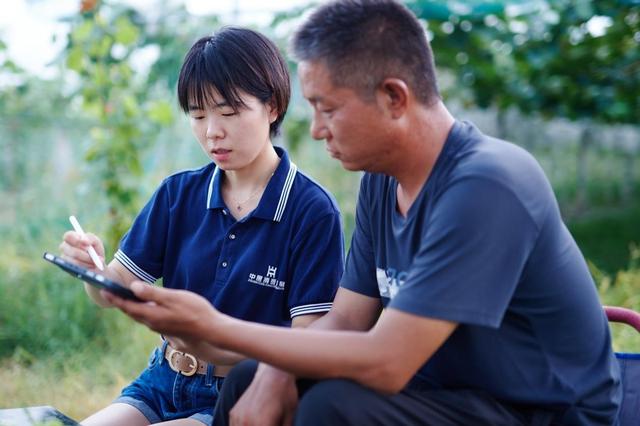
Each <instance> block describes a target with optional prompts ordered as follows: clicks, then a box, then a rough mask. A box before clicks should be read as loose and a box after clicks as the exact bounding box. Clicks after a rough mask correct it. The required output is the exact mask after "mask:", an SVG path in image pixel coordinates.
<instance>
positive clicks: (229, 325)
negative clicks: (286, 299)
mask: <svg viewBox="0 0 640 426" xmlns="http://www.w3.org/2000/svg"><path fill="white" fill-rule="evenodd" d="M323 319H324V318H323ZM224 323H225V324H224V325H223V326H218V327H212V328H213V329H208V328H209V327H208V326H207V324H211V323H210V322H209V321H202V324H203V330H204V331H203V335H202V338H204V339H208V341H210V343H212V344H214V345H215V344H218V345H219V346H222V347H225V348H228V349H230V350H233V351H237V352H241V353H244V354H246V355H247V356H248V357H251V358H255V359H258V360H260V361H262V362H264V363H267V364H269V365H271V366H273V367H276V368H278V369H281V370H284V371H287V372H289V373H292V374H294V375H296V376H300V377H308V378H318V379H321V378H337V377H345V378H351V379H353V380H356V381H358V382H361V383H363V384H365V385H368V386H370V387H373V388H376V387H379V385H377V383H378V382H379V381H380V380H383V381H384V379H382V378H381V377H376V376H377V375H378V373H382V374H383V375H384V373H385V372H384V368H383V367H382V366H384V362H383V359H385V356H386V353H385V352H384V351H383V350H381V349H380V348H378V347H376V345H375V342H374V341H373V339H372V336H371V335H370V333H365V332H355V331H336V330H335V328H333V327H336V326H339V324H337V323H336V322H334V321H331V320H325V321H322V319H321V320H318V321H316V322H314V323H313V324H312V325H311V326H310V327H309V328H308V329H306V330H298V329H291V330H288V329H283V328H280V327H271V326H263V325H257V326H256V324H252V323H248V322H243V321H238V320H236V319H234V318H231V317H226V319H225V321H224ZM328 330H332V331H328Z"/></svg>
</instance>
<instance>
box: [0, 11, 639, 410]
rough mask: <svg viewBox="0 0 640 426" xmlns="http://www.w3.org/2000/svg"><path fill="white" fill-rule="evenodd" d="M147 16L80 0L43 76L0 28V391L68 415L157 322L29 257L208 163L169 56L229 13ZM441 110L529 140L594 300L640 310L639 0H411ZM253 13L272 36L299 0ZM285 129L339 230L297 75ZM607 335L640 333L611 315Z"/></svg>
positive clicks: (114, 225)
mask: <svg viewBox="0 0 640 426" xmlns="http://www.w3.org/2000/svg"><path fill="white" fill-rule="evenodd" d="M172 4H177V5H174V6H166V5H165V4H164V3H163V2H161V1H158V5H157V9H158V10H159V11H161V12H160V13H154V14H153V16H149V15H146V14H144V13H142V12H141V11H140V10H138V9H136V8H134V7H132V6H129V5H127V3H126V2H115V1H107V0H104V1H95V0H93V1H88V0H84V1H79V3H78V10H77V12H76V13H74V14H71V15H70V16H67V17H65V18H64V19H63V21H64V22H65V23H67V24H68V25H69V28H70V31H69V34H68V37H67V40H66V47H65V48H64V49H63V50H62V51H61V52H60V55H59V57H58V58H57V60H56V61H55V64H54V66H55V67H57V69H58V71H59V72H58V73H57V76H56V77H55V78H53V79H51V78H49V79H43V78H41V77H40V76H38V75H34V74H32V73H30V72H28V71H27V70H25V69H22V68H21V67H20V66H18V65H17V64H16V63H15V62H13V61H12V60H11V58H10V57H9V56H8V55H6V54H5V53H6V50H7V45H6V43H5V42H4V41H3V35H2V32H1V29H0V151H1V152H2V156H1V157H0V239H1V240H2V241H3V243H4V244H3V249H4V250H3V256H2V257H0V367H1V368H0V382H2V383H3V384H4V385H3V386H2V387H1V388H0V407H18V406H33V405H53V406H55V407H57V408H58V409H60V410H61V411H63V412H65V413H66V414H68V415H70V416H71V417H74V418H77V419H80V418H83V417H84V416H86V415H88V414H90V413H91V412H93V411H95V410H97V409H99V408H101V407H102V406H104V405H106V404H108V403H109V402H110V401H111V400H112V399H113V398H114V397H115V396H117V394H118V393H119V390H120V389H121V387H122V386H124V385H125V384H126V383H128V381H130V380H131V379H132V378H133V377H135V375H137V373H138V372H139V371H140V370H141V369H142V368H143V366H144V365H145V363H146V357H147V353H148V351H149V350H150V349H151V348H152V347H153V346H154V345H155V344H157V336H155V335H154V334H153V333H151V332H149V331H148V330H146V329H144V328H143V327H140V326H138V325H136V324H133V323H132V322H131V321H129V320H127V319H126V318H124V317H123V316H122V315H119V314H118V313H117V312H112V311H110V310H100V309H98V308H96V307H95V306H94V305H92V304H91V303H90V302H89V300H88V298H87V297H86V296H85V294H84V292H83V291H82V289H81V287H80V286H79V285H78V283H77V282H75V281H74V280H73V279H71V278H67V277H66V276H65V275H64V274H63V273H61V272H59V271H56V270H52V269H51V267H49V266H47V265H46V264H45V263H44V262H42V261H39V260H38V259H39V258H40V257H41V256H42V252H43V251H45V250H49V251H54V252H55V251H56V250H57V246H58V244H59V242H60V239H61V236H62V234H63V233H64V232H65V230H67V229H68V228H69V225H68V222H67V218H68V216H69V214H76V215H77V216H78V217H79V219H80V221H81V222H82V223H83V225H84V227H85V229H87V230H90V231H92V232H94V233H96V234H98V235H101V236H102V237H103V239H104V241H105V243H106V246H107V247H106V249H107V256H108V257H110V255H111V254H112V253H113V252H114V251H115V250H116V248H117V244H118V241H119V239H120V237H121V236H122V234H123V233H124V232H125V231H126V230H127V228H128V226H129V224H130V223H131V221H132V219H133V217H134V216H135V214H136V213H137V211H138V210H139V209H140V208H141V206H142V204H143V203H144V202H145V201H146V199H147V198H148V197H149V196H150V194H151V193H152V191H153V190H154V189H155V187H156V186H157V185H158V184H159V183H160V181H161V179H162V178H163V177H165V176H166V175H168V174H170V173H173V172H175V171H178V170H180V169H184V168H191V167H198V166H200V165H202V164H205V163H206V161H207V158H206V157H205V156H204V154H202V153H201V152H200V149H199V147H198V146H197V143H196V142H195V141H194V140H193V137H192V135H191V133H190V130H189V127H188V123H187V119H186V118H185V117H184V116H183V115H182V114H181V112H179V109H178V107H177V101H176V96H175V85H176V79H177V75H178V71H179V67H180V64H181V62H182V58H183V56H184V54H185V53H186V51H187V50H188V48H189V47H190V46H191V44H192V43H193V42H194V41H195V40H196V39H197V38H198V37H200V36H202V35H204V34H207V33H210V32H212V31H214V30H215V29H216V28H219V27H220V26H222V25H225V24H233V22H224V21H223V20H222V19H221V18H220V17H219V16H214V15H211V16H195V15H191V14H189V13H188V11H187V9H186V8H185V7H184V6H182V5H180V4H179V3H172ZM407 5H408V6H409V7H410V8H412V10H414V11H415V13H416V14H417V15H418V16H419V17H420V18H421V19H422V20H423V21H424V24H425V27H426V28H427V33H428V35H429V38H430V39H431V42H432V45H433V48H434V51H435V56H436V62H437V66H438V70H439V74H440V75H439V77H440V81H441V88H442V93H443V96H444V98H445V101H446V103H447V104H448V105H449V107H450V109H451V110H452V111H453V112H454V113H455V114H456V115H457V116H458V117H459V118H463V119H471V120H473V121H474V122H476V123H478V124H479V126H480V127H481V128H482V129H484V130H485V131H486V132H487V133H489V134H492V135H495V136H498V137H501V138H505V139H508V140H510V141H513V142H515V143H517V144H520V145H522V146H524V147H526V148H527V149H528V150H530V151H531V152H532V153H533V154H534V155H535V156H536V158H537V159H538V160H539V161H540V163H541V164H542V166H543V167H544V168H545V170H546V172H547V174H548V176H549V177H550V179H551V181H552V184H553V186H554V189H555V191H556V194H557V196H558V199H559V202H560V205H561V209H562V211H563V214H564V216H565V219H566V221H567V223H568V225H569V228H570V230H571V231H572V233H573V235H574V236H575V238H576V240H577V241H578V243H579V245H580V247H581V248H582V249H583V252H584V253H585V256H586V257H587V259H588V261H589V264H590V267H591V269H592V272H593V276H594V282H595V284H596V285H597V286H598V289H599V291H600V294H601V298H602V302H603V304H611V305H619V306H626V307H631V308H634V309H637V310H640V299H639V298H640V248H639V246H638V244H639V243H640V201H639V199H638V196H639V195H640V175H639V173H638V170H639V166H640V129H639V128H638V125H637V123H638V122H640V2H639V1H635V0H598V1H591V0H558V1H548V2H547V1H542V0H532V1H516V0H513V1H482V0H469V1H465V2H460V1H453V0H450V1H447V0H430V1H429V0H413V1H407ZM311 6H312V4H311V3H310V4H309V5H307V6H303V7H298V8H295V9H294V10H290V11H287V12H283V13H278V14H276V15H275V16H274V17H273V19H272V21H271V23H270V24H269V25H266V26H259V27H257V28H256V29H258V30H260V31H262V32H264V33H265V34H267V35H268V36H270V37H272V38H273V39H274V40H275V41H276V42H277V43H278V44H279V45H280V46H281V47H282V49H283V51H285V52H286V42H287V38H288V36H289V35H290V33H291V31H292V28H293V27H294V26H295V24H296V23H297V22H298V20H299V18H300V16H301V15H302V14H303V13H304V12H305V10H306V9H308V8H309V7H311ZM290 65H291V70H292V74H293V83H294V94H293V100H292V104H291V107H290V110H289V113H288V116H287V119H286V120H285V124H284V132H283V133H284V134H283V136H282V137H281V138H280V139H279V140H276V141H274V142H275V143H277V144H280V145H284V146H286V147H287V148H288V149H289V150H290V152H291V155H292V157H293V159H294V161H295V162H296V163H297V164H298V165H299V166H300V167H301V168H302V169H303V170H305V171H306V172H307V173H308V174H309V175H311V176H313V177H314V178H315V179H316V180H318V181H319V182H321V183H322V184H323V185H325V186H326V187H327V188H328V189H329V190H331V191H332V192H333V194H334V195H335V196H336V199H337V200H338V202H339V204H340V207H341V209H342V212H343V219H344V224H345V231H346V240H347V241H348V240H349V236H350V233H351V230H352V227H353V221H354V212H355V200H356V195H357V189H358V181H359V177H360V175H359V174H357V173H347V172H345V171H344V170H342V168H341V167H340V165H339V164H338V163H337V162H335V161H332V160H330V159H329V158H328V157H327V156H326V155H325V154H324V148H323V145H322V144H321V143H317V142H312V141H311V140H310V138H309V135H308V124H309V122H308V120H309V116H310V114H309V110H308V107H307V106H306V104H305V103H304V102H303V99H302V98H301V96H300V94H299V90H298V88H297V78H296V77H295V64H294V63H292V62H291V63H290ZM614 333H615V339H614V345H615V347H616V349H617V350H628V351H640V336H638V335H637V333H635V332H633V331H632V330H631V329H630V328H629V327H624V326H614Z"/></svg>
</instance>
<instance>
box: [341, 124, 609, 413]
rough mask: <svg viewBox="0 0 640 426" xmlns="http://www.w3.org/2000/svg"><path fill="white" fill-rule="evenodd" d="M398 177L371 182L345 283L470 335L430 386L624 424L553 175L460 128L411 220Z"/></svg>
mask: <svg viewBox="0 0 640 426" xmlns="http://www.w3.org/2000/svg"><path fill="white" fill-rule="evenodd" d="M396 189H397V181H396V180H395V179H394V178H392V177H389V176H384V175H380V174H365V175H364V177H363V178H362V182H361V187H360V194H359V199H358V207H357V214H356V228H355V231H354V234H353V240H352V243H351V248H350V251H349V255H348V257H347V263H346V271H345V274H344V276H343V280H342V284H341V285H342V286H343V287H345V288H347V289H350V290H353V291H356V292H358V293H361V294H365V295H368V296H373V297H381V298H382V301H383V304H384V305H385V306H386V307H391V308H394V309H398V310H400V311H403V312H408V313H412V314H416V315H420V316H425V317H431V318H438V319H444V320H450V321H454V322H458V323H459V324H460V325H459V327H458V328H457V330H456V331H455V332H454V333H453V334H452V335H451V337H450V338H449V339H448V340H447V341H446V342H445V343H444V345H443V346H442V347H441V348H440V349H439V350H438V352H437V353H436V354H435V355H434V356H433V357H432V358H431V359H430V360H429V362H427V363H426V364H425V365H424V366H423V367H422V368H421V369H420V370H419V371H418V373H417V375H416V378H417V379H419V380H422V381H424V382H425V384H427V385H429V386H432V387H434V388H447V389H482V390H485V391H487V392H488V393H489V394H491V395H492V396H494V397H495V398H498V399H500V400H504V401H506V402H509V403H514V404H533V405H543V406H547V407H552V408H554V409H558V410H561V411H562V412H564V413H565V417H564V422H565V423H567V424H612V423H614V421H615V418H616V415H617V410H618V406H619V404H620V400H621V387H620V375H619V370H618V364H617V362H616V360H615V357H614V355H613V352H612V349H611V338H610V334H609V327H608V323H607V319H606V316H605V314H604V312H603V309H602V307H601V305H600V301H599V299H598V294H597V292H596V288H595V285H594V283H593V280H592V278H591V276H590V274H589V270H588V268H587V265H586V263H585V261H584V258H583V256H582V254H581V253H580V250H579V249H578V247H577V245H576V244H575V242H574V240H573V238H572V237H571V234H570V233H569V232H568V230H567V228H566V227H565V225H564V223H563V222H562V219H561V217H560V211H559V209H558V204H557V202H556V199H555V196H554V194H553V190H552V189H551V186H550V184H549V182H548V180H547V179H546V177H545V175H544V172H543V171H542V169H541V168H540V166H539V165H538V163H537V162H536V161H535V160H534V159H533V157H532V156H531V155H529V154H528V153H527V152H526V151H524V150H523V149H521V148H519V147H517V146H515V145H513V144H510V143H507V142H504V141H500V140H497V139H493V138H490V137H487V136H485V135H483V134H482V133H481V132H480V131H479V130H478V129H477V128H476V127H475V126H473V125H472V124H470V123H467V122H456V123H455V124H454V126H453V128H452V130H451V132H450V134H449V136H448V138H447V141H446V143H445V146H444V148H443V150H442V152H441V154H440V156H439V157H438V159H437V162H436V164H435V166H434V169H433V171H432V173H431V175H430V176H429V179H428V180H427V182H426V184H425V185H424V187H423V188H422V191H421V193H420V194H419V195H418V198H417V199H416V201H415V202H414V203H413V205H412V206H411V208H410V209H409V211H408V213H407V216H406V218H405V217H403V216H402V215H400V214H399V213H398V211H397V209H396Z"/></svg>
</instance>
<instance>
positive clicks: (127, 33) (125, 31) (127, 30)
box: [115, 16, 140, 46]
mask: <svg viewBox="0 0 640 426" xmlns="http://www.w3.org/2000/svg"><path fill="white" fill-rule="evenodd" d="M115 27H116V33H115V37H116V42H117V43H120V44H123V45H125V46H128V45H130V44H132V43H134V42H135V41H136V40H137V39H138V37H139V36H140V30H139V29H138V28H137V27H136V26H135V25H133V24H132V23H131V21H130V20H129V18H127V17H125V16H121V17H119V18H118V19H117V20H116V23H115Z"/></svg>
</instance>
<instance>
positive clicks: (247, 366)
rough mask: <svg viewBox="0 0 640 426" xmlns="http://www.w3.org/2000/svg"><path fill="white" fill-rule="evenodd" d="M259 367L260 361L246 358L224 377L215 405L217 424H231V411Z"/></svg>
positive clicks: (218, 425)
mask: <svg viewBox="0 0 640 426" xmlns="http://www.w3.org/2000/svg"><path fill="white" fill-rule="evenodd" d="M257 369H258V362H257V361H254V360H252V359H248V360H244V361H242V362H240V363H238V365H236V366H235V367H233V369H231V371H230V372H229V374H228V375H227V377H226V378H225V379H224V385H222V389H221V390H220V395H219V396H218V402H217V403H216V407H215V414H214V422H213V424H214V425H216V426H220V425H227V424H229V411H231V409H232V408H233V406H234V405H236V402H237V401H238V400H239V399H240V397H241V396H242V394H243V393H244V391H245V390H246V389H247V388H248V387H249V385H250V384H251V381H252V380H253V376H254V375H255V374H256V370H257Z"/></svg>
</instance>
